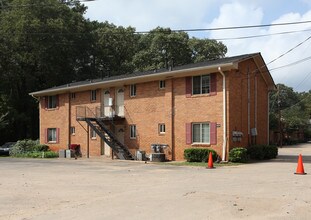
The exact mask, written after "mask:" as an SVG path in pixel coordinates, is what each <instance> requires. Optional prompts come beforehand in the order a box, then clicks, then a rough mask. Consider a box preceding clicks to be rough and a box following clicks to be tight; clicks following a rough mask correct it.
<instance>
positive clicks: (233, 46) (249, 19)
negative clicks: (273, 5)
mask: <svg viewBox="0 0 311 220" xmlns="http://www.w3.org/2000/svg"><path fill="white" fill-rule="evenodd" d="M263 11H264V10H263V9H262V8H260V7H255V6H254V5H252V4H241V3H239V2H234V3H230V4H224V5H222V6H221V8H220V11H219V15H218V17H217V18H215V19H214V20H213V21H212V23H211V24H210V27H228V26H244V25H254V24H262V21H263V17H264V13H263ZM306 20H311V11H309V12H307V13H305V14H303V15H301V14H299V13H287V14H284V15H282V16H280V17H279V18H278V19H276V20H274V21H272V23H286V22H299V21H306ZM304 29H311V24H303V25H290V26H272V27H269V28H253V29H236V30H228V31H213V32H211V34H210V37H211V38H216V39H217V38H224V37H239V36H251V35H259V34H275V33H280V32H285V31H297V30H304ZM310 35H311V31H309V32H299V33H293V34H286V35H272V36H269V37H261V38H251V39H243V40H230V41H224V42H223V43H224V44H225V45H227V47H228V54H227V55H228V56H233V55H239V54H245V53H254V52H261V53H262V56H263V58H264V59H265V61H266V63H268V62H270V61H271V60H273V59H275V58H277V57H279V56H280V55H282V54H283V53H285V52H287V51H288V50H289V49H291V48H293V47H295V46H296V45H297V44H299V43H301V42H303V41H304V40H305V39H307V38H308V37H309V36H310ZM310 45H311V40H309V41H308V42H306V43H304V44H303V45H301V46H299V47H298V48H296V49H294V50H293V51H291V52H289V53H288V54H287V55H284V56H283V57H282V58H280V59H278V60H277V61H275V62H273V63H271V65H269V66H268V67H269V69H273V68H277V67H280V66H284V65H287V64H289V63H293V62H295V61H298V60H301V59H303V58H306V57H308V56H310V55H311V54H310V53H308V52H309V50H310V47H311V46H310ZM310 62H311V61H307V62H303V63H300V64H297V65H293V66H291V67H287V68H281V69H278V70H274V71H271V74H272V76H273V78H274V80H275V82H276V83H283V84H286V85H287V86H290V87H293V88H294V89H295V90H298V91H306V90H310V89H311V86H310V85H311V69H309V66H310ZM309 73H310V74H309Z"/></svg>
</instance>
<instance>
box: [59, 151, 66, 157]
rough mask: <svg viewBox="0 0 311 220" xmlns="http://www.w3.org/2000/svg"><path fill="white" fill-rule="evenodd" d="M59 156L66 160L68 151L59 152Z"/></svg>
mask: <svg viewBox="0 0 311 220" xmlns="http://www.w3.org/2000/svg"><path fill="white" fill-rule="evenodd" d="M58 155H59V158H65V157H66V151H65V150H63V149H61V150H59V151H58Z"/></svg>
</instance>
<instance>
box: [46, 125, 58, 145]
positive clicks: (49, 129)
mask: <svg viewBox="0 0 311 220" xmlns="http://www.w3.org/2000/svg"><path fill="white" fill-rule="evenodd" d="M52 129H53V130H55V140H51V141H50V140H49V132H50V131H51V130H52ZM46 135H47V142H48V143H52V144H53V143H56V142H57V128H48V129H47V134H46Z"/></svg>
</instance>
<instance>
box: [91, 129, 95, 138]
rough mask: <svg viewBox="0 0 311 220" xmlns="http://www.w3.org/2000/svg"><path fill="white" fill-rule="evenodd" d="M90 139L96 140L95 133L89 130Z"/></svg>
mask: <svg viewBox="0 0 311 220" xmlns="http://www.w3.org/2000/svg"><path fill="white" fill-rule="evenodd" d="M90 137H91V139H96V131H95V130H94V129H92V128H91V133H90Z"/></svg>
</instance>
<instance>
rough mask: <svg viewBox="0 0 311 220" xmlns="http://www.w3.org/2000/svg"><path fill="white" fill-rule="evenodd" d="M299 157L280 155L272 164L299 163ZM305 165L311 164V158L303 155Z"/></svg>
mask: <svg viewBox="0 0 311 220" xmlns="http://www.w3.org/2000/svg"><path fill="white" fill-rule="evenodd" d="M298 156H299V155H278V157H277V158H276V159H273V160H271V162H279V163H282V162H283V163H297V162H298ZM302 160H303V163H311V156H304V155H302Z"/></svg>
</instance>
